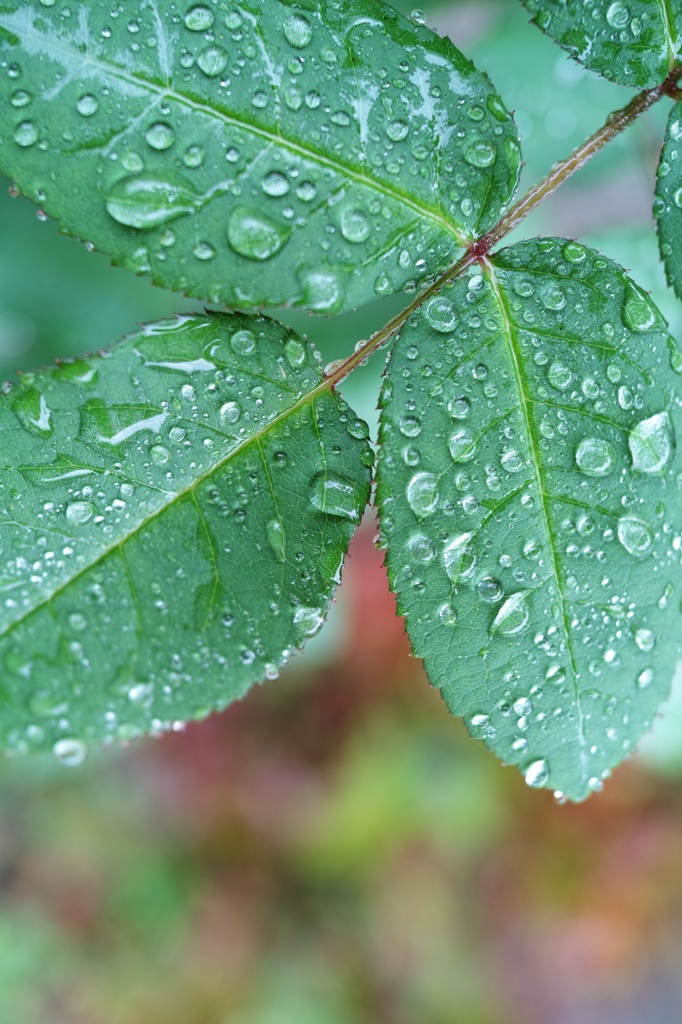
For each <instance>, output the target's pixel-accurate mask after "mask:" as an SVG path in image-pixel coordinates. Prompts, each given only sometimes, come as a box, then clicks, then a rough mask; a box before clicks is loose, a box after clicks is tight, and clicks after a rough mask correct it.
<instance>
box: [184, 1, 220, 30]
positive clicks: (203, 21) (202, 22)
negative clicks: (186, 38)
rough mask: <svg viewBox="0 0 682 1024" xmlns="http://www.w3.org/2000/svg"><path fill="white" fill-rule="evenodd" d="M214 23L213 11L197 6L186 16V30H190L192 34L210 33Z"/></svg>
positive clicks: (191, 8)
mask: <svg viewBox="0 0 682 1024" xmlns="http://www.w3.org/2000/svg"><path fill="white" fill-rule="evenodd" d="M214 21H215V15H214V13H213V11H211V10H210V9H209V8H208V7H204V6H203V5H201V4H197V6H196V7H190V9H189V10H188V12H187V14H186V15H185V28H188V29H189V30H190V32H208V30H209V28H210V27H211V25H212V24H213V22H214Z"/></svg>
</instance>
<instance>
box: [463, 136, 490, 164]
mask: <svg viewBox="0 0 682 1024" xmlns="http://www.w3.org/2000/svg"><path fill="white" fill-rule="evenodd" d="M496 158H497V151H496V149H495V146H494V144H493V143H492V142H489V141H488V140H487V139H476V140H475V141H474V142H472V143H471V144H470V145H469V146H468V147H467V149H466V150H465V153H464V159H465V160H466V162H467V163H468V164H471V165H472V167H490V166H491V164H494V163H495V160H496Z"/></svg>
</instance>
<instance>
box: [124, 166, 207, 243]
mask: <svg viewBox="0 0 682 1024" xmlns="http://www.w3.org/2000/svg"><path fill="white" fill-rule="evenodd" d="M196 202H197V196H196V195H195V194H194V193H193V192H192V190H191V189H190V188H189V186H188V185H187V184H186V183H185V182H184V181H182V179H181V178H174V177H171V176H170V174H168V173H167V172H164V173H163V174H144V175H139V176H136V177H133V178H121V179H119V181H117V182H116V183H115V184H114V185H113V186H112V187H111V188H110V189H109V190H108V192H106V193H105V205H106V208H107V213H108V214H109V215H110V216H111V217H113V218H114V220H115V221H117V222H118V223H119V224H124V225H125V226H126V227H130V228H140V230H145V229H149V228H155V227H157V226H158V225H159V224H165V223H166V222H167V221H169V220H173V219H174V218H175V217H181V216H182V215H183V214H185V213H192V212H193V210H194V208H195V205H196Z"/></svg>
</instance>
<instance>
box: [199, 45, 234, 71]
mask: <svg viewBox="0 0 682 1024" xmlns="http://www.w3.org/2000/svg"><path fill="white" fill-rule="evenodd" d="M197 64H198V65H199V67H200V68H201V70H202V71H203V73H204V74H205V75H206V77H207V78H217V77H218V75H222V73H223V71H224V70H225V68H226V67H227V54H226V53H225V51H224V50H221V49H220V47H219V46H209V47H208V48H207V49H206V50H204V51H203V52H202V53H200V54H199V56H198V57H197Z"/></svg>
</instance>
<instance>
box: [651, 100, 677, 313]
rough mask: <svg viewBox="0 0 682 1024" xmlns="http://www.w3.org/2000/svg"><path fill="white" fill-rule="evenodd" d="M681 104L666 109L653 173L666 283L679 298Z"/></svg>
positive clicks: (655, 205) (656, 212) (655, 204)
mask: <svg viewBox="0 0 682 1024" xmlns="http://www.w3.org/2000/svg"><path fill="white" fill-rule="evenodd" d="M681 139H682V106H681V105H680V104H679V103H677V104H676V105H675V106H674V107H673V109H672V110H671V111H670V117H669V118H668V125H667V128H666V133H665V143H664V145H663V152H662V153H661V160H660V163H659V165H658V174H657V177H656V199H655V201H654V214H655V216H656V222H657V225H658V241H659V246H660V250H661V258H662V260H663V265H664V266H665V274H666V277H667V279H668V284H669V285H670V287H671V288H674V289H675V293H676V294H677V296H678V298H682V166H680V157H681V156H682V144H681V141H680V140H681Z"/></svg>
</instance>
